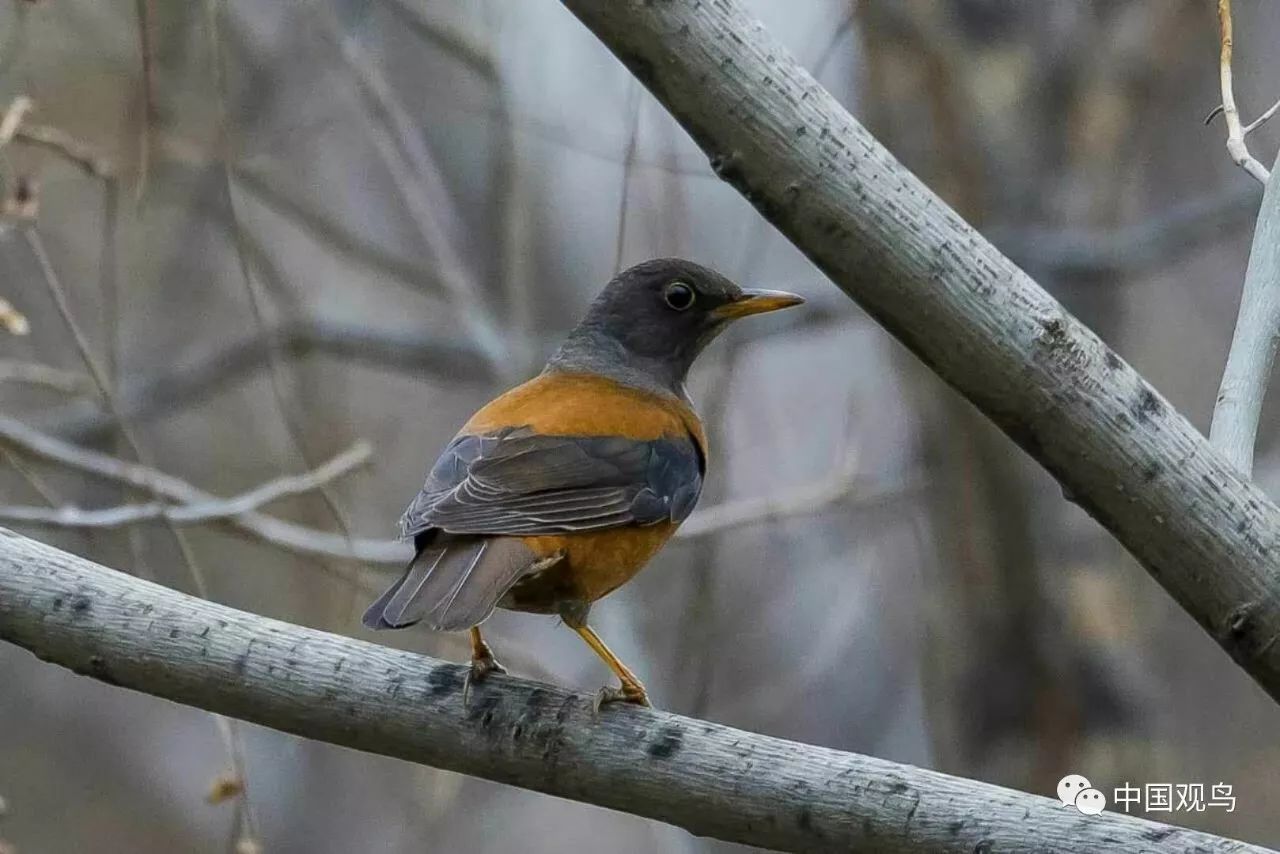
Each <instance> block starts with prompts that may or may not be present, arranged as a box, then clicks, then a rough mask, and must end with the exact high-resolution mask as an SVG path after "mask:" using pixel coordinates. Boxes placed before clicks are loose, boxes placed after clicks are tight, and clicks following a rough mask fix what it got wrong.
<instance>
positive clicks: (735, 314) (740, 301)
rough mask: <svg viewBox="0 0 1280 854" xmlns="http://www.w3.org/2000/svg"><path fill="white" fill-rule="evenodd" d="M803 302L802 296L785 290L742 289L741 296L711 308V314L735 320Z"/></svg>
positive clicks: (723, 318)
mask: <svg viewBox="0 0 1280 854" xmlns="http://www.w3.org/2000/svg"><path fill="white" fill-rule="evenodd" d="M803 302H804V298H803V297H798V296H796V295H795V294H789V293H787V292H786V291H763V290H744V291H743V292H742V296H740V297H738V298H737V299H735V300H734V301H733V302H727V303H725V304H724V305H722V306H720V307H719V308H716V309H713V310H712V312H711V314H712V316H713V317H717V318H720V319H722V320H736V319H738V318H739V317H746V316H747V315H749V314H764V313H765V312H766V311H778V310H779V309H783V308H791V307H792V306H793V305H800V304H801V303H803Z"/></svg>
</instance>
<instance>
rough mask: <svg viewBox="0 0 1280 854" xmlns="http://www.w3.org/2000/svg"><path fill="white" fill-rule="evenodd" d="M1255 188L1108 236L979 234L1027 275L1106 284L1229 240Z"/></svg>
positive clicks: (1027, 231) (1174, 209) (1251, 205)
mask: <svg viewBox="0 0 1280 854" xmlns="http://www.w3.org/2000/svg"><path fill="white" fill-rule="evenodd" d="M1258 196H1259V188H1258V185H1257V184H1256V183H1255V182H1253V181H1250V180H1247V179H1243V178H1242V179H1240V181H1239V186H1233V187H1232V188H1231V189H1228V190H1223V191H1221V192H1218V193H1214V194H1212V195H1209V196H1206V197H1204V198H1200V199H1191V200H1188V201H1186V202H1181V203H1179V204H1176V205H1172V206H1170V207H1169V208H1168V209H1166V210H1163V211H1160V212H1157V213H1153V214H1152V215H1151V216H1149V217H1148V218H1146V219H1143V220H1141V221H1139V222H1135V223H1133V224H1132V225H1124V226H1120V227H1119V228H1115V229H1111V230H1109V231H1102V230H1093V229H1055V228H1035V227H1025V226H1020V227H994V228H988V229H983V233H984V234H986V236H987V238H988V239H989V240H991V242H992V243H994V244H995V245H996V246H998V247H1000V249H1001V251H1003V252H1005V253H1006V254H1007V255H1009V257H1011V258H1013V259H1014V260H1015V261H1017V262H1018V263H1019V264H1020V265H1021V266H1023V267H1024V268H1026V269H1028V270H1030V271H1031V272H1033V273H1037V274H1044V275H1064V276H1091V277H1096V278H1099V279H1104V280H1106V279H1109V278H1110V277H1114V276H1120V275H1123V274H1126V273H1132V272H1135V271H1141V270H1147V269H1152V268H1158V267H1161V266H1167V265H1170V264H1172V263H1174V262H1176V261H1177V259H1178V258H1181V257H1185V256H1186V255H1187V254H1189V253H1191V252H1193V251H1196V250H1198V249H1200V248H1202V247H1204V246H1205V245H1207V244H1211V243H1212V242H1213V241H1215V240H1219V239H1221V238H1222V237H1224V236H1225V235H1228V234H1235V233H1236V229H1237V228H1239V227H1240V226H1241V225H1242V224H1243V223H1245V222H1252V221H1253V218H1254V216H1255V215H1256V213H1257V205H1258Z"/></svg>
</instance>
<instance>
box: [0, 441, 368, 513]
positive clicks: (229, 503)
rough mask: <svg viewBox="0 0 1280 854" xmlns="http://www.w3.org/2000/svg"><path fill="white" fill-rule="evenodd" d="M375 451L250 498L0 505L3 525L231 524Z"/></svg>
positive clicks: (277, 482)
mask: <svg viewBox="0 0 1280 854" xmlns="http://www.w3.org/2000/svg"><path fill="white" fill-rule="evenodd" d="M372 454H373V449H372V448H371V447H370V445H369V443H368V442H364V441H360V442H357V443H355V444H354V445H352V446H351V447H350V448H347V449H346V450H345V451H343V452H342V453H340V454H338V455H337V456H336V457H334V458H333V459H331V460H329V461H328V462H326V463H324V464H323V465H320V466H318V467H317V468H316V469H314V470H313V471H309V472H305V473H303V474H297V475H283V476H281V477H277V478H273V479H271V480H269V481H267V482H266V483H263V484H261V485H260V486H257V487H255V488H254V489H251V490H249V491H248V492H244V493H241V494H240V495H236V496H233V497H231V498H219V499H216V500H214V501H201V502H195V503H192V504H167V503H164V502H159V501H152V502H148V503H146V504H122V505H119V506H116V507H104V508H101V509H93V510H86V509H84V508H81V507H69V506H63V507H23V506H17V505H0V520H3V521H6V522H28V523H35V524H45V525H56V526H59V527H65V528H119V527H121V526H122V525H134V524H137V523H138V522H145V521H148V520H152V519H166V520H168V521H170V522H173V523H174V524H179V525H192V524H197V523H200V522H210V521H214V520H220V519H227V518H230V517H232V516H238V515H240V514H242V513H248V512H249V511H251V510H257V509H258V508H259V507H262V506H264V505H266V504H270V503H271V502H272V501H276V500H278V499H280V498H283V497H285V496H287V495H300V494H302V493H304V492H311V491H312V490H316V489H319V488H320V487H321V486H323V485H324V484H326V483H328V482H329V481H331V480H334V479H336V478H339V477H341V476H342V475H344V474H346V473H347V472H349V471H351V470H352V469H354V468H356V467H357V466H360V465H362V464H363V463H366V462H368V460H369V457H370V456H372Z"/></svg>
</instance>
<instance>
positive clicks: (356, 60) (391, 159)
mask: <svg viewBox="0 0 1280 854" xmlns="http://www.w3.org/2000/svg"><path fill="white" fill-rule="evenodd" d="M308 6H309V8H311V9H313V10H315V12H316V13H317V14H316V18H315V19H316V20H317V21H318V22H319V23H320V26H321V29H323V31H324V32H325V34H326V36H327V37H328V38H329V40H330V41H331V42H332V43H333V44H334V45H335V46H336V47H337V48H338V53H339V55H340V56H341V57H342V59H343V61H344V62H346V64H347V66H348V68H350V69H351V72H352V78H353V80H354V82H355V84H356V86H357V87H358V89H359V91H360V92H362V93H363V94H365V95H366V96H368V97H367V99H366V102H367V103H368V104H369V105H370V106H371V107H372V108H373V110H372V111H373V112H374V114H375V118H377V119H378V121H377V122H376V123H375V124H374V126H373V127H372V128H371V129H372V130H373V133H372V141H373V143H374V145H375V146H377V148H378V150H379V151H380V153H381V154H382V156H383V161H384V162H385V163H386V165H387V168H388V169H389V170H390V171H391V173H392V177H393V179H394V181H393V183H394V186H395V189H396V192H397V193H398V194H399V195H400V198H401V201H402V202H403V203H404V206H405V209H406V210H407V211H408V213H409V215H410V216H411V217H412V218H413V220H414V222H415V223H416V225H417V227H418V231H419V233H420V234H421V235H422V238H423V241H424V242H425V243H426V245H427V248H428V250H429V251H430V252H431V255H432V257H433V259H434V261H435V267H436V269H437V273H438V277H439V279H440V281H441V282H442V283H443V284H444V286H445V288H446V289H447V290H448V291H449V294H450V297H451V299H452V300H453V301H454V302H455V304H456V306H457V311H458V314H459V316H460V319H461V320H462V322H463V323H465V324H466V325H467V327H468V328H469V330H470V332H471V335H472V336H473V337H474V338H475V340H476V344H477V345H478V346H479V348H480V349H481V351H482V352H484V353H485V354H486V356H487V358H488V359H489V361H490V364H491V366H492V367H493V370H494V373H496V374H498V375H501V376H505V375H508V374H509V373H510V366H511V360H510V359H509V358H508V353H507V346H506V343H505V342H504V340H503V337H502V335H501V333H500V331H499V330H498V328H497V326H496V324H495V323H494V320H493V317H492V313H491V312H490V310H489V308H488V307H487V306H486V305H485V302H484V299H483V292H482V290H481V288H480V286H479V284H478V283H477V282H476V281H475V279H474V277H473V276H472V275H471V271H470V270H469V269H468V267H467V265H466V263H465V262H464V261H463V259H462V256H461V254H460V253H459V252H458V250H457V248H456V247H455V245H454V242H453V239H452V236H453V235H454V234H456V233H458V229H457V228H456V227H454V226H452V225H451V224H452V223H455V222H457V221H458V215H457V214H456V212H454V211H453V210H452V200H451V198H450V195H449V193H448V190H447V187H446V184H445V181H444V176H443V175H442V174H441V172H440V169H439V167H438V166H437V164H436V162H435V159H434V158H433V157H432V156H431V152H430V151H429V150H428V148H427V146H426V144H425V142H423V141H422V140H421V132H420V131H419V130H418V128H417V127H416V126H415V125H414V122H413V121H412V119H411V118H410V117H409V114H408V112H407V111H406V110H405V109H404V107H403V106H402V105H401V104H400V102H399V100H398V99H397V98H396V97H395V95H394V93H393V91H392V89H391V85H390V84H389V82H388V81H387V80H386V78H385V77H384V76H383V73H382V70H381V69H380V68H379V67H378V65H377V64H376V63H375V62H373V61H371V60H370V58H369V57H368V56H367V55H366V54H365V51H364V49H363V48H362V47H361V45H360V44H359V42H358V41H357V40H356V39H355V38H354V37H353V36H352V35H351V34H350V33H348V32H346V31H345V30H344V29H343V28H342V25H341V23H340V22H339V21H337V20H336V19H335V17H334V16H333V13H332V12H331V11H330V10H329V9H328V8H326V7H324V5H323V4H314V3H313V4H308Z"/></svg>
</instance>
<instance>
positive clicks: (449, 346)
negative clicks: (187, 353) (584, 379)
mask: <svg viewBox="0 0 1280 854" xmlns="http://www.w3.org/2000/svg"><path fill="white" fill-rule="evenodd" d="M273 347H275V348H277V349H278V351H279V352H280V353H281V354H282V355H284V356H287V357H288V358H289V359H306V358H309V357H311V356H313V355H314V356H326V357H329V358H335V359H344V360H348V361H350V362H352V363H354V364H362V365H371V366H375V367H380V368H384V369H388V370H394V371H398V372H403V373H407V374H412V375H422V374H427V375H431V376H444V377H449V378H450V379H451V380H453V381H456V382H478V383H479V382H483V383H487V382H491V381H493V379H494V377H493V375H492V374H491V373H490V372H489V367H488V363H487V362H486V361H485V360H484V359H483V357H481V356H480V354H479V351H478V350H477V349H476V347H475V345H474V344H473V343H472V342H471V341H469V340H467V339H463V338H458V339H440V338H435V337H431V336H429V335H425V334H423V333H422V332H418V331H411V330H406V331H403V332H401V331H394V330H382V329H372V328H369V327H365V326H358V325H355V324H349V323H341V322H333V321H327V320H298V321H294V322H290V323H286V324H285V325H284V326H283V327H281V328H279V329H269V330H265V331H259V332H258V333H256V334H254V335H252V336H250V337H248V338H243V339H240V340H238V341H231V342H229V343H228V342H224V341H221V340H219V341H217V342H215V343H214V344H213V345H212V346H211V347H210V348H208V349H206V350H204V351H202V352H199V353H197V354H196V355H195V356H193V357H192V358H190V359H189V360H187V361H184V362H182V363H180V364H177V365H166V366H164V367H163V368H161V369H160V370H159V372H157V373H155V374H151V375H142V376H139V377H135V378H134V379H133V380H132V381H131V382H129V384H128V385H126V386H124V387H123V388H122V389H121V390H120V391H119V392H118V394H117V401H118V404H119V407H120V414H121V415H122V416H123V417H125V418H127V419H128V420H129V421H130V422H131V423H143V422H146V421H149V420H152V419H155V418H157V417H161V416H164V415H168V414H171V413H175V412H180V411H182V410H183V409H186V408H188V407H191V406H195V405H197V404H199V403H201V402H202V401H204V400H207V399H208V398H209V397H211V396H212V395H214V394H216V393H218V392H219V391H221V390H223V389H225V388H227V387H228V386H230V385H232V384H234V383H236V382H238V381H240V380H243V379H244V378H246V377H248V376H250V375H252V374H254V373H255V372H257V371H259V370H262V369H265V368H266V367H267V366H268V365H269V358H270V351H271V349H272V348H273ZM113 423H114V422H113V419H112V417H111V415H110V414H109V413H106V412H103V411H102V410H101V408H100V407H98V406H97V405H96V404H94V403H93V402H91V401H84V402H80V403H75V404H68V405H67V406H65V407H63V408H60V409H55V410H53V411H52V412H50V413H48V414H47V415H45V416H43V417H41V418H39V419H38V420H37V421H36V426H38V427H39V428H40V429H42V430H45V431H46V432H50V433H56V434H58V435H60V436H65V437H68V438H72V439H75V440H77V441H87V440H89V439H96V438H99V437H101V436H103V435H105V434H106V433H108V432H109V431H110V430H111V429H112V425H113Z"/></svg>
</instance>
